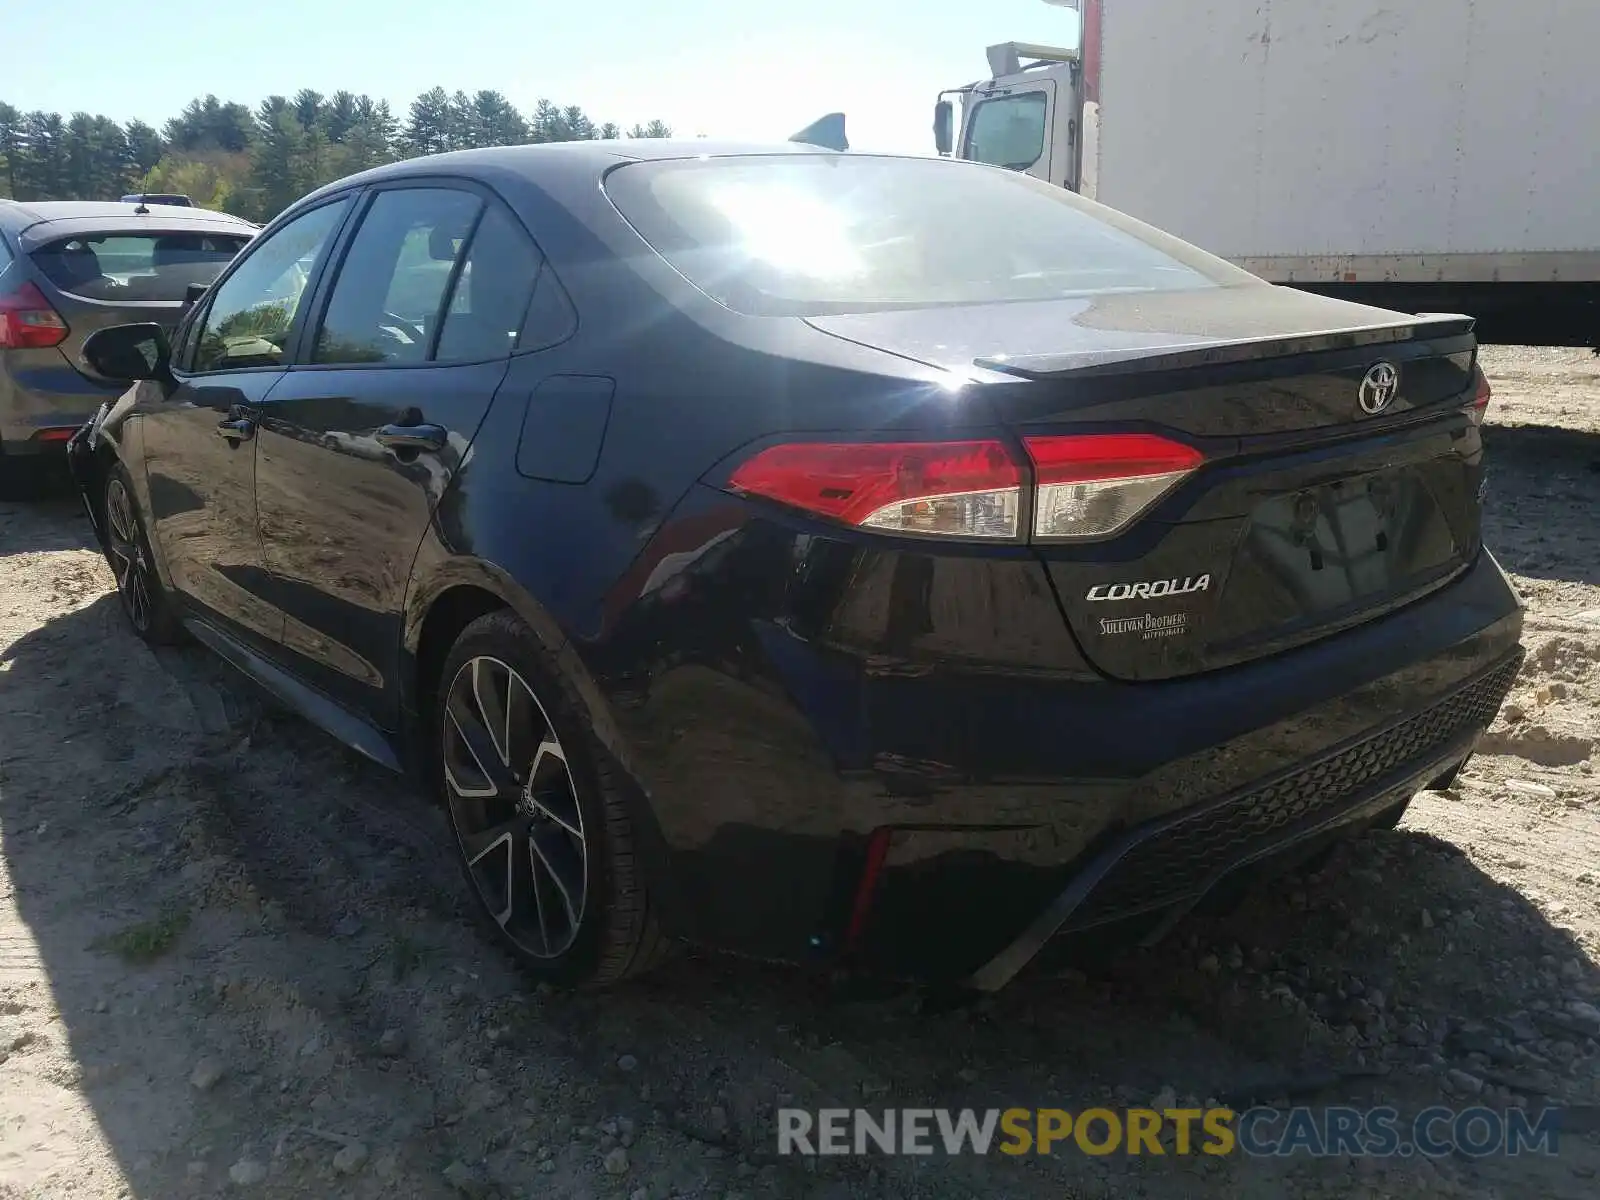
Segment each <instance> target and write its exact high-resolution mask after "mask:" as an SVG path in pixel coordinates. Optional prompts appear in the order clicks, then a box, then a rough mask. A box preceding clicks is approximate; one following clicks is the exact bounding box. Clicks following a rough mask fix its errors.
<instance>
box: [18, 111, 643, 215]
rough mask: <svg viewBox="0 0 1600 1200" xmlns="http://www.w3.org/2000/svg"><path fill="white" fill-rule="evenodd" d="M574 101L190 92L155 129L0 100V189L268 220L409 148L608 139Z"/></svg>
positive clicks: (607, 129)
mask: <svg viewBox="0 0 1600 1200" xmlns="http://www.w3.org/2000/svg"><path fill="white" fill-rule="evenodd" d="M620 136H621V130H620V127H619V126H617V125H616V124H615V123H613V122H610V121H607V122H604V123H597V122H595V121H594V120H593V119H592V118H591V117H590V116H589V115H588V114H587V113H585V112H584V111H583V109H581V108H579V107H578V106H577V105H566V106H561V105H558V104H555V103H554V102H553V101H550V100H540V101H539V102H538V104H537V105H536V106H535V108H534V111H533V112H532V114H530V115H528V116H524V115H523V114H522V113H520V112H518V111H517V108H516V106H515V105H514V104H512V103H511V101H510V100H508V99H507V98H506V97H505V95H504V94H502V93H501V92H497V91H493V90H488V89H485V90H482V91H478V92H474V93H472V94H470V95H469V94H468V93H466V92H464V91H457V92H455V93H453V94H452V93H450V92H446V91H445V90H444V89H443V88H433V89H432V90H430V91H427V92H424V93H423V94H422V95H420V96H418V97H417V98H416V99H415V100H413V101H412V102H411V105H410V107H409V109H408V110H407V112H406V117H405V120H404V121H401V120H398V119H397V118H396V117H395V115H394V113H393V112H392V111H391V110H390V108H389V104H388V101H385V100H374V99H372V98H371V97H370V96H365V95H355V94H353V93H351V92H348V91H338V92H335V93H333V95H332V96H324V95H322V93H320V92H317V91H313V90H312V89H310V88H302V89H301V90H300V91H299V92H297V93H295V95H294V96H293V97H287V96H268V97H267V98H266V99H265V100H263V101H262V102H261V103H260V104H259V105H257V107H256V108H255V110H254V111H252V110H251V109H250V108H249V107H247V106H246V105H243V104H238V103H234V102H227V101H222V100H219V99H218V98H217V97H216V96H211V95H207V96H200V97H196V98H195V99H193V100H191V101H190V102H189V103H188V104H187V105H185V106H184V109H183V111H182V112H181V113H179V114H178V115H177V116H176V117H173V118H172V119H171V120H169V121H167V122H166V124H165V125H164V126H163V127H162V128H161V130H160V131H159V132H158V131H157V130H156V129H155V128H153V127H152V126H150V125H147V124H145V123H144V122H143V121H129V122H127V123H126V124H120V125H119V124H118V123H117V122H116V121H113V120H112V119H111V118H109V117H105V116H99V115H93V114H90V113H86V112H77V113H73V114H72V115H71V116H70V117H68V118H66V119H63V118H62V116H61V115H60V114H59V113H47V112H24V111H22V110H20V109H18V108H15V107H14V106H12V105H10V104H6V103H4V102H3V101H0V197H10V198H12V199H17V200H115V199H116V198H117V197H119V196H121V195H124V194H126V193H129V192H138V191H149V192H179V193H182V194H183V195H186V196H188V197H190V199H192V200H193V201H194V202H195V203H196V204H198V205H200V206H201V207H202V208H210V209H218V210H220V211H223V212H231V213H235V214H237V215H238V216H242V217H245V218H247V219H249V220H252V221H262V222H265V221H269V220H271V219H272V218H273V217H274V216H276V215H277V214H278V213H279V212H281V211H282V210H283V209H284V208H285V207H286V206H287V205H289V204H290V203H292V202H293V201H294V200H296V199H298V198H299V197H300V196H303V195H305V194H306V193H307V192H309V191H312V190H314V189H316V188H318V187H321V186H322V185H323V184H326V183H331V182H332V181H334V180H336V179H342V178H344V177H345V176H347V175H352V174H355V173H356V172H358V171H365V170H367V169H368V168H369V167H376V166H381V165H382V164H383V163H386V162H393V161H395V160H396V159H400V158H411V157H414V156H416V155H419V154H438V153H441V152H444V151H447V150H468V149H473V148H475V147H479V146H520V145H524V144H526V143H529V142H566V141H576V140H587V139H590V138H616V137H620ZM628 136H629V137H635V138H643V137H650V138H664V137H671V136H672V129H671V128H670V127H669V126H667V125H666V124H664V123H663V122H661V121H650V122H648V123H647V124H642V125H635V126H633V128H632V129H631V130H630V131H629V132H628Z"/></svg>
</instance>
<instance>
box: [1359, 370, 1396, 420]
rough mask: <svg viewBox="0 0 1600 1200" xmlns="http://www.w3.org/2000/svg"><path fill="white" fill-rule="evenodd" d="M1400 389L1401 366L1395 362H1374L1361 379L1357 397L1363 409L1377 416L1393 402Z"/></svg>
mask: <svg viewBox="0 0 1600 1200" xmlns="http://www.w3.org/2000/svg"><path fill="white" fill-rule="evenodd" d="M1399 390H1400V368H1399V367H1397V366H1395V365H1394V364H1393V363H1388V362H1380V363H1373V364H1372V366H1371V367H1369V368H1368V369H1367V373H1366V375H1365V376H1364V377H1363V378H1362V380H1361V388H1360V390H1359V391H1358V392H1357V397H1358V398H1359V399H1360V401H1361V411H1362V412H1364V413H1367V414H1369V415H1372V416H1376V415H1377V414H1378V413H1381V412H1382V411H1383V410H1384V409H1386V408H1388V407H1389V405H1390V404H1391V403H1393V401H1394V398H1395V395H1396V393H1398V392H1399Z"/></svg>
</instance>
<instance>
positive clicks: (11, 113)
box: [0, 101, 27, 198]
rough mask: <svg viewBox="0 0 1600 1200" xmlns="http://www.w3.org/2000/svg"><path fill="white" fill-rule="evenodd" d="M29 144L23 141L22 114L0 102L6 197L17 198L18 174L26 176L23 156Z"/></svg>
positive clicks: (0, 169) (0, 174)
mask: <svg viewBox="0 0 1600 1200" xmlns="http://www.w3.org/2000/svg"><path fill="white" fill-rule="evenodd" d="M26 146H27V143H26V142H24V141H23V139H22V114H21V113H20V112H18V111H17V109H15V108H14V107H12V106H11V105H9V104H6V103H4V102H3V101H0V183H3V184H4V186H5V189H6V195H7V196H11V197H13V198H15V197H17V195H18V193H17V177H18V174H19V173H21V174H26V169H25V168H24V167H23V165H22V156H23V153H24V152H25V149H26Z"/></svg>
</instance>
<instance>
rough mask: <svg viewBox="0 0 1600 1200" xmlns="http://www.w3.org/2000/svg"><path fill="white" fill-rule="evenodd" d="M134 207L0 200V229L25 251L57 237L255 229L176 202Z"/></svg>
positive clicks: (91, 202)
mask: <svg viewBox="0 0 1600 1200" xmlns="http://www.w3.org/2000/svg"><path fill="white" fill-rule="evenodd" d="M137 207H138V206H137V205H132V204H124V203H121V202H115V203H110V202H106V201H99V200H28V201H17V200H0V228H4V229H6V230H7V231H8V232H9V233H12V234H15V235H16V236H17V238H18V241H19V242H21V243H22V244H23V248H24V249H28V248H30V247H32V246H35V245H37V244H38V243H40V242H44V241H54V240H55V239H56V238H63V237H74V236H83V235H86V234H110V233H141V232H158V233H234V234H242V235H245V236H248V235H250V234H252V233H254V231H255V226H254V225H252V224H251V223H250V222H248V221H246V220H244V219H243V218H241V217H235V216H230V215H229V214H228V213H219V212H210V211H208V210H207V209H203V208H185V207H182V206H180V205H176V204H151V205H147V206H145V207H146V208H147V210H148V211H147V212H145V213H139V212H136V211H135V210H136V208H137Z"/></svg>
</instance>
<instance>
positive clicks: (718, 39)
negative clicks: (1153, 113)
mask: <svg viewBox="0 0 1600 1200" xmlns="http://www.w3.org/2000/svg"><path fill="white" fill-rule="evenodd" d="M4 7H5V8H6V9H8V10H11V11H8V12H7V13H6V15H5V18H4V25H5V40H6V42H7V43H8V44H9V45H11V46H12V47H14V48H16V47H21V48H26V52H25V53H22V54H8V55H6V66H5V71H4V74H3V77H0V100H5V101H8V102H10V103H11V104H14V105H16V106H17V107H19V108H23V109H36V108H37V109H46V110H55V111H59V112H62V113H70V112H72V111H74V110H78V109H86V110H88V111H90V112H95V113H102V112H103V113H105V114H106V115H108V116H111V117H115V118H117V119H118V120H128V119H130V118H134V117H138V118H141V119H143V120H146V121H149V122H151V123H152V124H155V125H157V126H159V124H160V123H161V122H162V121H164V120H165V119H166V118H167V117H169V116H172V115H173V114H175V113H176V112H177V111H178V110H179V109H180V108H181V107H182V106H183V105H184V103H186V102H187V101H188V100H189V99H190V98H192V97H194V96H196V95H204V94H205V93H207V92H215V93H216V94H217V95H218V96H220V97H222V98H223V99H228V100H240V101H243V102H245V103H248V104H250V105H252V106H254V105H255V104H256V102H258V101H259V100H260V99H261V98H262V97H263V96H266V95H269V94H271V93H274V92H278V93H282V94H285V95H292V94H293V93H294V92H295V91H297V90H298V89H300V88H302V87H310V88H315V89H317V90H318V91H321V92H324V93H327V92H333V91H335V90H337V89H338V88H341V87H344V88H348V89H350V90H351V91H353V92H367V93H369V94H371V95H373V96H375V97H382V98H385V99H388V100H389V102H390V103H391V104H393V105H394V107H395V111H396V113H397V114H398V115H400V116H402V117H403V116H404V113H405V109H406V106H407V105H408V104H409V103H410V101H411V98H412V97H413V96H415V95H416V94H417V93H418V92H420V91H425V90H426V89H427V88H430V87H433V86H434V85H436V84H437V85H441V86H443V87H445V88H447V89H449V90H451V91H454V90H455V89H456V88H465V89H467V90H469V91H471V90H473V89H476V88H497V89H499V90H500V91H502V92H504V93H505V94H506V95H507V96H509V97H510V98H511V100H512V101H513V102H514V103H515V104H517V105H518V106H519V107H520V108H522V109H524V110H527V109H530V108H532V107H533V104H534V102H535V101H536V100H537V99H539V97H541V96H548V97H549V98H550V99H553V100H555V101H557V102H558V103H563V104H581V105H582V106H583V107H584V109H585V110H586V111H587V112H588V113H589V114H590V115H591V116H593V117H594V118H595V119H596V120H600V121H606V120H613V121H617V122H619V123H620V124H622V125H623V126H624V127H626V126H627V125H630V124H632V123H633V122H634V121H643V120H648V119H650V118H652V117H660V118H661V119H663V120H665V121H666V122H667V123H668V124H670V125H672V126H673V128H674V130H675V131H676V132H678V133H681V134H686V135H689V136H693V135H695V134H700V133H704V134H707V135H708V136H711V137H718V136H721V137H736V138H745V137H753V138H776V139H781V138H785V137H788V136H789V135H790V134H791V133H794V132H796V131H797V130H799V129H800V128H802V127H803V126H805V125H807V124H809V123H810V122H811V121H812V120H813V119H815V118H816V117H818V116H820V115H822V114H823V113H824V112H828V111H833V110H843V111H844V112H845V113H846V114H847V115H848V118H849V126H848V127H849V132H850V140H851V144H852V145H853V146H857V147H859V148H861V149H868V150H888V151H902V152H906V151H911V152H919V151H928V152H931V148H932V147H931V142H932V135H931V133H930V132H929V130H930V122H931V118H932V105H933V101H934V99H935V94H936V93H937V92H938V91H939V89H940V88H944V87H953V86H956V85H958V84H963V83H969V82H971V81H972V80H974V79H979V78H982V77H983V76H985V75H986V74H987V71H986V69H985V65H984V54H983V51H984V47H985V46H987V45H989V44H991V43H994V42H1003V41H1030V42H1045V43H1049V44H1051V45H1062V46H1072V45H1076V43H1077V30H1078V16H1077V14H1076V13H1074V12H1072V11H1071V10H1069V9H1062V8H1051V7H1047V6H1046V5H1045V4H1043V3H1041V2H1040V0H982V2H981V3H973V2H971V0H966V2H962V0H923V3H921V4H912V3H908V2H907V0H888V2H883V0H880V2H879V3H877V4H873V3H870V2H869V0H803V2H801V3H795V4H788V5H770V4H762V3H743V4H740V3H735V2H734V0H676V2H675V3H662V2H661V0H653V2H647V0H611V2H610V3H586V2H584V0H578V2H577V3H572V4H561V5H557V4H553V3H550V2H549V0H545V2H543V3H541V2H538V0H533V2H529V0H445V2H444V3H442V4H437V5H435V4H425V3H422V2H421V0H411V2H410V3H408V2H407V0H271V2H270V3H267V4H263V5H260V6H251V5H244V6H238V5H232V6H229V5H217V4H215V3H204V4H202V3H197V2H195V0H142V2H134V3H130V0H74V3H73V4H72V5H71V6H70V9H71V13H70V18H69V19H68V20H67V22H66V24H63V17H62V15H61V14H60V13H56V12H53V10H52V9H51V7H50V6H49V5H43V4H21V3H17V4H12V3H5V4H4ZM181 14H192V15H187V16H186V15H181ZM557 14H559V15H557ZM93 30H100V31H102V32H101V34H92V33H91V32H90V31H93ZM83 39H87V44H89V45H92V46H94V47H95V48H96V53H94V54H91V55H89V56H88V57H87V58H85V57H84V56H82V55H80V54H75V53H74V52H73V51H72V50H71V49H70V47H71V45H72V44H74V43H76V42H80V41H82V40H83ZM52 47H54V48H55V50H56V51H59V52H52V50H51V48H52ZM112 47H114V48H115V59H114V60H108V59H107V58H106V57H105V55H104V51H105V50H107V49H109V48H112Z"/></svg>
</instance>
